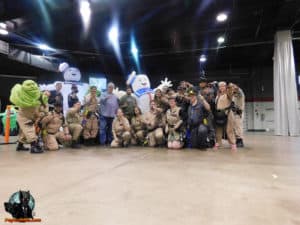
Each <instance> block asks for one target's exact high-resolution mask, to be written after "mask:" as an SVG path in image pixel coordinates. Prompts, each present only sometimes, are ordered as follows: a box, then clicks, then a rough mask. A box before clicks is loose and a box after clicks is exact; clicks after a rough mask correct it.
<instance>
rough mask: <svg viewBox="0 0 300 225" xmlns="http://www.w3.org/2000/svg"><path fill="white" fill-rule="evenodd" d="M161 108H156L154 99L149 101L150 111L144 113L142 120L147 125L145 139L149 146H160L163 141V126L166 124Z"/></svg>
mask: <svg viewBox="0 0 300 225" xmlns="http://www.w3.org/2000/svg"><path fill="white" fill-rule="evenodd" d="M162 111H163V110H162V109H161V108H158V107H157V105H156V103H155V101H154V100H152V101H151V102H150V111H149V112H147V113H145V116H144V120H145V123H146V127H147V132H148V135H147V139H148V145H149V146H150V147H154V146H157V145H158V146H162V145H163V143H164V132H163V128H164V127H165V125H166V122H165V117H164V114H163V113H162Z"/></svg>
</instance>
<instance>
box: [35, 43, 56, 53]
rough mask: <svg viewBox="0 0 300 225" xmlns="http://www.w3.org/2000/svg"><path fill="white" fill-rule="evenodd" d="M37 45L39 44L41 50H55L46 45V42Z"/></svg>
mask: <svg viewBox="0 0 300 225" xmlns="http://www.w3.org/2000/svg"><path fill="white" fill-rule="evenodd" d="M37 46H38V48H39V49H41V50H45V51H51V50H53V48H51V47H49V46H48V45H46V44H38V45H37Z"/></svg>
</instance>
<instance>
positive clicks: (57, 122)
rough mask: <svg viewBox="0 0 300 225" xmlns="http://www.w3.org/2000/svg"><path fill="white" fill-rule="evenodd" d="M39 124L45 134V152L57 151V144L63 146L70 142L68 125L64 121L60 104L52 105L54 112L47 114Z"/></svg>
mask: <svg viewBox="0 0 300 225" xmlns="http://www.w3.org/2000/svg"><path fill="white" fill-rule="evenodd" d="M41 123H42V128H43V131H44V132H45V137H44V140H45V143H44V147H45V149H46V150H50V151H55V150H58V149H59V145H58V142H59V143H60V144H63V143H66V142H68V141H71V139H72V137H71V135H70V133H69V129H68V124H67V123H66V121H65V118H64V114H63V112H62V105H61V104H60V103H56V104H55V105H54V110H53V111H51V112H49V113H48V115H47V116H45V117H44V118H43V119H42V120H41ZM61 127H63V131H60V129H61Z"/></svg>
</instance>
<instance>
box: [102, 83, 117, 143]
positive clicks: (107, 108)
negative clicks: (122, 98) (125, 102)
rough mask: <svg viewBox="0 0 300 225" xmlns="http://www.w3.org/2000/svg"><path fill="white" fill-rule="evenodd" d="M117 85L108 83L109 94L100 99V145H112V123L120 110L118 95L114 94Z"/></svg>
mask: <svg viewBox="0 0 300 225" xmlns="http://www.w3.org/2000/svg"><path fill="white" fill-rule="evenodd" d="M114 87H115V85H114V84H113V83H111V82H110V83H108V85H107V93H106V94H104V95H103V96H101V98H100V144H102V145H104V144H110V143H111V141H112V139H113V137H112V122H113V119H114V117H115V115H116V112H117V109H118V108H119V102H118V98H117V96H116V95H114V94H113V90H114Z"/></svg>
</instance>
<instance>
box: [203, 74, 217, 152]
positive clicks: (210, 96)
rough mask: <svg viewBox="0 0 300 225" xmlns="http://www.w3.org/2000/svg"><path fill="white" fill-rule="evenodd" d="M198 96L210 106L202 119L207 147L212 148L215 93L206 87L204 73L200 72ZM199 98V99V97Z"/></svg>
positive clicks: (214, 137) (214, 132)
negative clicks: (204, 125)
mask: <svg viewBox="0 0 300 225" xmlns="http://www.w3.org/2000/svg"><path fill="white" fill-rule="evenodd" d="M199 95H200V96H203V97H204V98H205V100H206V102H207V103H208V104H209V106H210V110H205V112H204V117H205V122H206V125H207V128H208V140H209V143H208V145H209V147H211V148H212V147H214V145H215V140H216V131H215V125H214V116H213V110H214V107H215V98H216V97H215V91H214V89H213V88H212V87H211V86H209V85H208V82H207V79H206V77H205V73H204V71H202V74H201V76H200V81H199ZM200 98H201V97H200Z"/></svg>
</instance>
